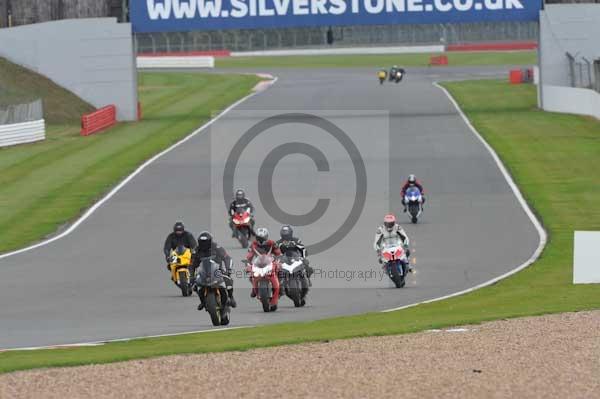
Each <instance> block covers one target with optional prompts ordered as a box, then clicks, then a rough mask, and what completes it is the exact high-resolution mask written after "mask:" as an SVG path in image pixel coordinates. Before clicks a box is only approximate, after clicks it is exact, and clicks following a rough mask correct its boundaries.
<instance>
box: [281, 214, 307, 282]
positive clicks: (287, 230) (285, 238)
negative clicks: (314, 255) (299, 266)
mask: <svg viewBox="0 0 600 399" xmlns="http://www.w3.org/2000/svg"><path fill="white" fill-rule="evenodd" d="M279 235H280V237H281V238H279V240H277V242H276V244H277V246H278V247H279V250H280V251H281V253H282V256H284V257H287V256H293V255H294V252H299V253H300V256H301V257H302V260H303V262H304V267H305V268H306V277H308V281H309V284H310V276H311V275H312V274H313V268H312V267H310V266H309V263H310V262H309V261H308V259H307V258H306V248H305V247H304V245H303V244H302V240H300V238H298V237H294V230H293V229H292V226H290V225H289V224H286V225H284V226H282V227H281V230H280V231H279Z"/></svg>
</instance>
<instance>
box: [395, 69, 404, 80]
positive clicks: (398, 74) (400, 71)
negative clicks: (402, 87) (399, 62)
mask: <svg viewBox="0 0 600 399" xmlns="http://www.w3.org/2000/svg"><path fill="white" fill-rule="evenodd" d="M402 78H404V69H402V68H400V69H398V70H397V71H396V75H395V76H394V82H396V83H400V82H401V81H402Z"/></svg>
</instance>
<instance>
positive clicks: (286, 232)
mask: <svg viewBox="0 0 600 399" xmlns="http://www.w3.org/2000/svg"><path fill="white" fill-rule="evenodd" d="M279 235H280V236H281V238H282V239H283V240H291V239H292V237H293V236H294V230H293V229H292V226H290V225H289V224H286V225H283V226H282V227H281V230H280V231H279Z"/></svg>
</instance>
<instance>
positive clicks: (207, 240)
mask: <svg viewBox="0 0 600 399" xmlns="http://www.w3.org/2000/svg"><path fill="white" fill-rule="evenodd" d="M211 247H212V235H211V234H210V233H209V232H208V231H203V232H202V233H200V235H199V236H198V252H199V253H202V254H206V253H209V252H210V249H211Z"/></svg>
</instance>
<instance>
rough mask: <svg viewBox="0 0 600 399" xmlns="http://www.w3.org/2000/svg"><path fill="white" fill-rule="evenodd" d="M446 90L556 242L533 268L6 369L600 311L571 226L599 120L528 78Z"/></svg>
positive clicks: (592, 218) (595, 154) (25, 361)
mask: <svg viewBox="0 0 600 399" xmlns="http://www.w3.org/2000/svg"><path fill="white" fill-rule="evenodd" d="M446 87H448V88H449V90H450V91H451V92H452V94H453V95H454V96H455V97H456V98H457V100H458V101H459V102H460V104H461V105H462V107H463V109H464V110H465V111H466V112H467V114H468V116H469V117H470V118H471V120H472V121H473V123H474V124H475V126H476V127H477V129H478V130H479V131H480V132H481V133H482V134H483V136H484V137H485V138H486V139H487V140H488V141H489V142H490V143H491V144H492V145H493V146H494V148H495V149H496V150H497V151H498V153H499V154H500V156H501V157H502V159H503V160H504V162H505V163H506V164H507V166H508V168H509V169H510V171H511V173H512V174H513V176H514V177H515V179H516V181H517V182H518V183H519V184H520V187H521V188H522V190H523V192H524V195H525V196H526V197H527V199H528V200H529V201H530V203H531V204H532V205H533V206H534V208H535V210H536V212H538V213H539V214H540V215H541V216H542V217H543V222H544V224H545V226H546V228H547V230H548V232H549V235H550V240H549V243H548V246H547V247H546V250H545V251H544V252H543V254H542V257H541V258H540V259H539V260H538V261H537V262H536V263H535V264H534V265H533V266H531V267H530V268H528V269H526V270H524V271H522V272H520V273H518V274H516V275H514V276H512V277H510V278H508V279H506V280H504V281H502V282H499V283H497V284H495V285H493V286H490V287H487V288H484V289H481V290H478V291H476V292H473V293H470V294H467V295H463V296H460V297H455V298H452V299H449V300H445V301H442V302H436V303H431V304H427V305H421V306H418V307H414V308H410V309H406V310H402V311H398V312H393V313H387V314H382V313H371V314H364V315H358V316H351V317H340V318H334V319H328V320H321V321H313V322H305V323H288V324H280V325H272V326H264V327H255V328H250V329H241V330H231V331H219V332H213V333H204V334H192V335H184V336H178V337H167V338H158V339H142V340H136V341H132V342H128V343H112V344H107V345H104V346H99V347H87V348H74V349H55V350H43V351H29V352H28V351H20V352H7V353H2V354H0V372H8V371H13V370H20V369H29V368H37V367H50V366H73V365H80V364H89V363H104V362H114V361H122V360H128V359H136V358H145V357H153V356H160V355H169V354H175V353H190V352H196V353H200V352H215V351H231V350H247V349H251V348H257V347H263V346H273V345H282V344H294V343H299V342H307V341H327V340H332V339H343V338H351V337H361V336H374V335H391V334H402V333H410V332H415V331H420V330H424V329H429V328H440V327H444V326H451V325H460V324H468V323H479V322H482V321H487V320H494V319H502V318H511V317H519V316H528V315H538V314H544V313H556V312H566V311H578V310H589V309H597V308H600V289H598V287H597V286H593V285H578V286H574V285H572V284H571V280H572V256H573V243H572V240H573V231H574V230H600V208H599V207H598V203H600V173H599V172H600V170H599V167H598V160H599V159H600V123H599V122H598V121H596V120H593V119H590V118H585V117H579V116H572V115H560V114H551V113H545V112H541V111H538V110H536V109H535V89H534V87H533V86H530V85H509V84H507V83H505V82H503V81H502V82H501V81H472V82H458V83H448V84H446ZM507 234H510V232H507ZM233 317H235V313H234V315H233Z"/></svg>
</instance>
